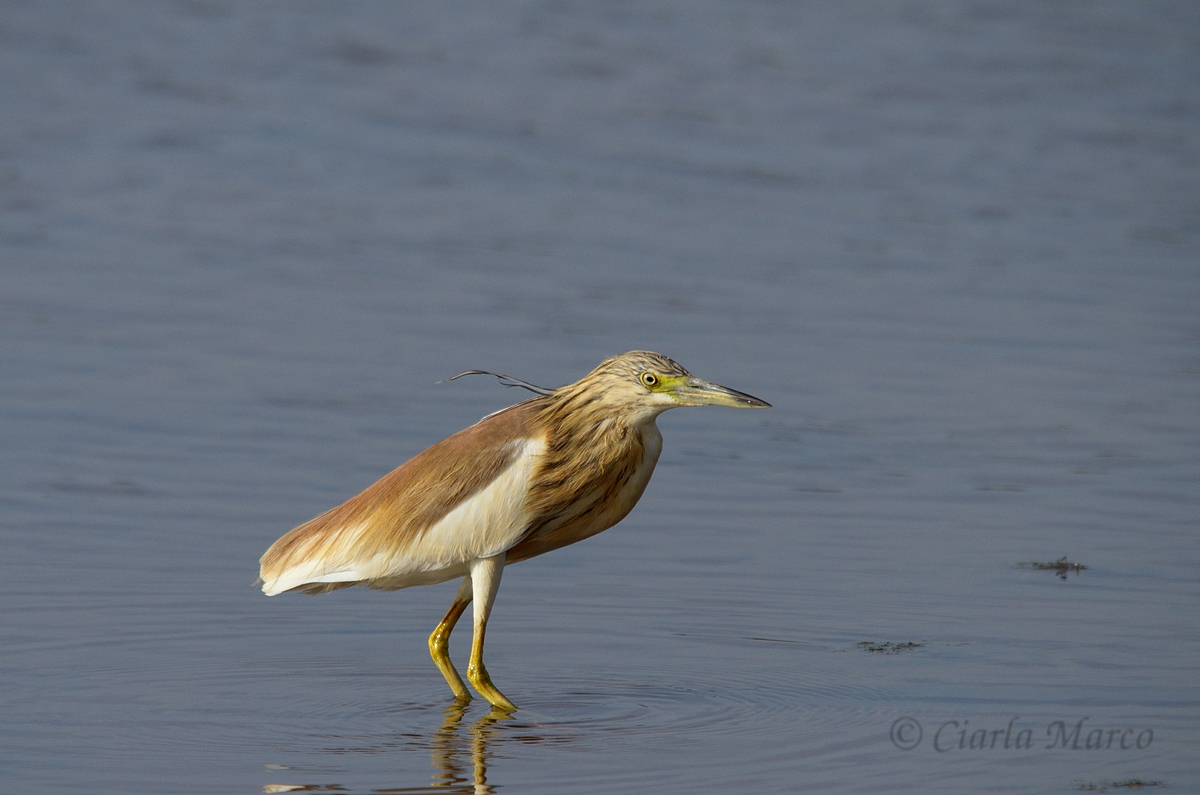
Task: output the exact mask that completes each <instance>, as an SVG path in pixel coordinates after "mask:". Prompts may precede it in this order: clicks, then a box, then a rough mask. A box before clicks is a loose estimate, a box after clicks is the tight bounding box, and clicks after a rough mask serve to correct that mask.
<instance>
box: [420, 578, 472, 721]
mask: <svg viewBox="0 0 1200 795" xmlns="http://www.w3.org/2000/svg"><path fill="white" fill-rule="evenodd" d="M469 604H471V577H470V575H468V576H467V577H465V578H463V581H462V585H460V586H459V588H458V594H457V595H456V596H455V597H454V602H453V603H452V604H451V605H450V609H449V610H447V611H446V617H445V618H443V619H442V622H441V623H440V624H438V625H437V629H435V630H434V631H433V634H432V635H430V636H429V655H430V656H431V657H433V663H434V665H436V666H437V667H438V670H439V671H441V672H442V676H444V677H446V684H448V685H450V689H451V690H453V691H454V698H455V700H456V701H460V702H464V701H470V700H471V694H470V693H469V692H468V691H467V686H466V685H465V684H463V680H462V677H461V676H459V675H458V671H457V670H455V668H454V663H453V662H451V661H450V633H451V632H453V631H454V625H455V624H457V623H458V619H459V617H460V616H462V614H463V611H464V610H466V609H467V605H469Z"/></svg>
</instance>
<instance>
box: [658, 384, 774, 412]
mask: <svg viewBox="0 0 1200 795" xmlns="http://www.w3.org/2000/svg"><path fill="white" fill-rule="evenodd" d="M669 394H670V395H671V397H673V398H675V399H676V400H677V401H679V403H680V405H683V406H731V407H733V408H735V409H769V408H770V407H771V404H770V403H768V402H767V401H765V400H759V399H758V398H756V397H754V396H752V395H747V394H746V393H745V392H738V391H737V390H736V389H730V388H729V387H727V386H721V385H719V384H713V383H710V382H708V381H704V380H703V379H700V378H693V377H691V376H688V377H687V378H685V379H682V380H681V381H680V382H679V384H678V385H676V386H674V387H672V388H671V389H670V393H669Z"/></svg>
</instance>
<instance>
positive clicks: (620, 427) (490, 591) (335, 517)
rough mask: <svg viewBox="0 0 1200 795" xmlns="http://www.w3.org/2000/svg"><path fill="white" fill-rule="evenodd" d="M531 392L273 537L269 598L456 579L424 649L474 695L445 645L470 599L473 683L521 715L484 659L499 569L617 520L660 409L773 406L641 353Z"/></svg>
mask: <svg viewBox="0 0 1200 795" xmlns="http://www.w3.org/2000/svg"><path fill="white" fill-rule="evenodd" d="M514 380H515V379H514ZM523 385H524V386H527V387H528V386H530V385H527V384H523ZM531 388H532V387H531ZM533 389H534V391H537V392H539V395H538V397H534V398H531V399H529V400H526V401H525V402H523V403H518V404H517V405H515V406H510V407H509V408H506V409H503V410H501V411H498V412H496V413H495V414H491V415H489V416H487V417H484V418H483V419H482V420H480V421H479V422H478V423H476V424H475V425H472V426H471V427H469V428H467V429H465V430H462V431H459V432H458V433H456V434H454V435H453V436H451V437H450V438H448V439H444V440H443V441H441V442H438V443H437V444H435V445H434V446H433V447H430V448H429V449H428V450H426V451H425V452H423V453H420V454H419V455H417V456H416V457H415V458H413V459H412V460H410V461H409V462H408V463H406V464H403V465H402V466H400V467H399V468H398V469H396V470H394V471H393V472H392V473H391V474H389V475H386V476H385V477H384V478H383V479H381V480H380V481H379V482H377V483H375V484H374V485H373V486H371V487H370V488H368V489H367V490H366V491H364V492H362V493H361V494H359V495H358V496H357V497H353V498H351V499H349V500H347V501H346V502H344V503H342V504H341V505H339V506H338V507H336V508H334V509H333V510H331V511H327V512H326V513H323V514H321V515H320V516H318V517H317V518H315V519H313V520H311V521H308V522H305V523H304V524H302V525H300V526H299V527H297V528H296V529H294V530H292V531H291V532H289V533H288V534H287V535H285V536H283V537H282V538H280V539H279V540H278V541H276V542H275V543H274V544H272V545H271V548H270V549H268V550H267V552H266V554H264V555H263V556H262V560H261V564H262V568H261V576H262V582H263V586H262V589H263V593H265V594H267V595H268V596H273V595H275V594H277V593H283V592H284V591H301V592H303V593H325V592H326V591H332V590H335V589H337V588H345V587H348V586H351V585H365V586H367V587H368V588H378V589H381V590H386V591H393V590H398V589H400V588H408V587H409V586H412V585H429V584H432V583H438V582H445V581H446V580H450V579H454V578H455V577H462V585H460V586H459V589H458V594H457V595H456V596H455V597H454V602H453V603H452V604H451V605H450V610H449V611H447V613H446V616H445V618H443V619H442V621H441V623H440V624H438V625H437V628H436V629H434V631H433V634H432V635H430V636H429V652H430V654H431V655H432V656H433V661H434V663H436V664H437V667H438V668H439V669H440V670H441V672H442V675H443V676H444V677H446V682H447V683H448V684H449V685H450V689H451V690H453V691H454V695H455V697H456V698H457V699H458V700H459V701H467V700H469V699H470V698H471V695H470V693H469V692H468V691H467V687H466V685H465V684H463V680H462V677H460V676H459V675H458V671H457V670H455V668H454V664H453V663H452V662H451V661H450V654H449V646H450V633H451V631H452V630H453V629H454V625H455V624H456V623H457V622H458V619H459V617H460V616H462V614H463V611H465V610H466V608H467V605H469V604H471V602H474V603H475V606H474V620H475V621H474V623H475V635H474V639H473V641H472V643H471V656H470V662H469V664H468V666H467V679H468V680H469V681H470V682H471V684H472V685H473V686H474V688H475V690H476V691H477V692H478V693H479V695H481V696H483V697H484V698H485V699H487V700H488V701H489V702H491V704H492V705H493V706H495V707H497V708H499V709H502V710H515V709H516V706H515V705H514V704H513V703H512V702H511V701H509V700H508V698H506V697H505V696H504V694H503V693H501V692H500V691H499V690H498V689H497V688H496V686H495V685H494V684H492V679H491V677H490V676H489V675H488V672H487V669H486V668H485V667H484V665H483V638H484V633H485V631H486V630H487V622H488V616H489V614H490V613H491V610H492V603H493V602H494V601H495V599H496V591H497V589H498V588H499V587H500V575H501V573H502V572H503V570H504V567H505V566H506V565H508V564H510V563H516V562H518V561H521V560H526V559H528V558H532V557H534V556H535V555H541V554H542V553H543V552H549V551H551V550H553V549H558V548H559V547H564V546H566V545H567V544H574V543H575V542H576V541H582V540H583V539H585V538H588V537H589V536H593V535H595V534H597V533H599V532H601V531H602V530H607V529H608V528H610V527H612V526H613V525H615V524H616V523H617V522H619V521H621V520H622V519H624V518H625V516H626V515H627V514H628V513H629V512H630V510H632V509H633V506H634V505H635V504H636V503H637V501H638V499H639V498H640V497H641V496H642V492H643V491H645V489H646V484H647V483H648V482H649V480H650V474H651V473H652V472H653V471H654V465H655V464H656V463H657V462H658V455H659V453H660V452H661V451H662V435H661V434H660V433H659V431H658V427H657V426H656V425H655V423H654V420H655V418H656V417H658V415H659V414H662V413H663V412H664V411H666V410H667V409H673V408H677V407H679V406H733V407H735V408H765V407H768V406H769V405H770V404H768V403H766V402H764V401H762V400H759V399H758V398H756V397H751V396H750V395H747V394H744V393H742V392H737V391H734V390H732V389H728V388H727V387H723V386H717V385H716V384H711V383H709V382H708V381H702V380H700V379H699V378H694V377H693V376H692V375H691V374H690V373H688V371H687V370H685V369H683V368H682V367H680V366H679V365H678V364H676V363H675V362H674V361H672V360H671V359H668V358H667V357H666V356H663V355H661V354H658V353H650V352H647V351H632V352H630V353H626V354H622V355H620V356H614V357H612V358H611V359H606V360H605V361H603V362H601V363H600V365H599V366H598V367H597V368H596V369H595V370H592V372H590V373H588V374H587V375H586V376H584V378H583V379H582V380H580V381H576V382H575V383H574V384H569V385H567V386H564V387H560V388H558V389H555V390H541V389H539V388H533Z"/></svg>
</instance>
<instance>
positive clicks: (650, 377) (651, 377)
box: [642, 373, 658, 387]
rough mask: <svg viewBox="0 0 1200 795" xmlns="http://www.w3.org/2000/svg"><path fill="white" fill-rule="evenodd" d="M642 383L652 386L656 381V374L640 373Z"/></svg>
mask: <svg viewBox="0 0 1200 795" xmlns="http://www.w3.org/2000/svg"><path fill="white" fill-rule="evenodd" d="M642 383H643V384H645V385H646V386H649V387H653V386H654V385H655V384H657V383H658V376H656V375H655V374H654V373H642Z"/></svg>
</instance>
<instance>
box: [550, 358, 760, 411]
mask: <svg viewBox="0 0 1200 795" xmlns="http://www.w3.org/2000/svg"><path fill="white" fill-rule="evenodd" d="M572 386H579V387H582V390H581V391H582V392H583V393H585V394H594V395H595V396H596V399H597V400H599V401H601V402H602V403H604V404H606V405H612V406H614V407H616V408H620V409H623V410H625V411H629V412H631V413H632V414H634V415H635V418H636V419H652V418H654V417H656V416H658V415H659V414H661V413H662V412H664V411H666V410H667V409H673V408H679V407H680V406H731V407H733V408H741V409H751V408H769V407H770V405H771V404H770V403H767V402H766V401H763V400H759V399H758V398H756V397H752V396H751V395H747V394H746V393H744V392H738V391H737V390H735V389H730V388H729V387H724V386H719V385H718V384H714V383H711V382H709V381H705V380H703V379H700V378H696V377H695V376H693V375H692V374H691V373H689V372H688V371H687V370H685V369H683V368H682V367H681V366H680V365H679V363H678V362H676V361H674V360H673V359H670V358H668V357H666V356H663V355H662V354H661V353H652V352H650V351H630V352H629V353H623V354H621V355H620V356H614V357H612V358H611V359H606V360H605V361H603V362H601V363H600V365H599V366H598V367H597V368H596V369H595V370H593V371H592V372H590V373H588V374H587V376H585V377H584V378H583V379H582V380H581V381H579V382H578V383H577V384H573V385H572ZM635 421H636V420H635Z"/></svg>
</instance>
